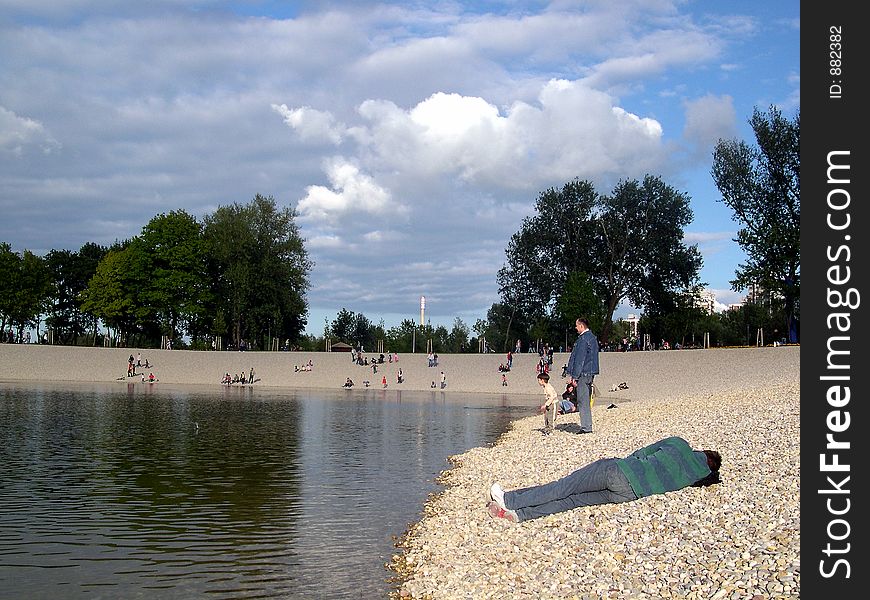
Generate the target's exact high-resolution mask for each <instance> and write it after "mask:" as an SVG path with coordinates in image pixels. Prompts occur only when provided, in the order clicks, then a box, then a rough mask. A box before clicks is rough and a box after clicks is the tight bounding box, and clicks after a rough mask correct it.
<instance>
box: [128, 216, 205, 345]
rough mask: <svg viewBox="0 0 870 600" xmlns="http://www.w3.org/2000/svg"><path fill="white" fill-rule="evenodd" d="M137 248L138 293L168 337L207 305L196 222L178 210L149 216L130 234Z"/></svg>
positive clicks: (202, 251)
mask: <svg viewBox="0 0 870 600" xmlns="http://www.w3.org/2000/svg"><path fill="white" fill-rule="evenodd" d="M135 243H136V244H137V245H138V246H140V248H141V250H142V256H143V259H144V261H143V263H142V264H141V265H140V269H142V272H140V273H139V276H140V279H141V282H142V289H141V291H140V293H139V299H140V301H141V303H142V305H143V306H145V307H147V309H148V316H149V317H150V318H151V319H153V320H155V321H156V322H157V323H158V324H159V325H160V328H161V329H162V330H163V333H164V334H166V335H168V336H169V337H170V339H175V338H176V337H177V334H179V333H183V332H187V333H192V334H194V336H193V337H194V338H196V337H198V336H197V335H196V334H199V333H201V332H199V331H195V330H194V331H191V326H195V325H196V324H198V323H200V322H201V321H202V319H203V318H204V316H205V314H206V312H207V311H208V310H209V309H211V308H212V291H211V289H210V277H209V270H208V261H207V253H206V245H205V240H204V238H203V233H202V225H201V224H200V223H199V222H198V221H197V220H196V219H195V218H194V217H192V216H191V215H189V214H188V213H186V212H185V211H183V210H178V211H172V212H170V213H168V214H160V215H157V216H156V217H154V218H153V219H151V220H150V221H149V222H148V224H147V225H145V227H143V228H142V233H141V234H140V235H139V236H138V237H137V238H136V239H135Z"/></svg>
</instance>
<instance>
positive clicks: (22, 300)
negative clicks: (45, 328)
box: [0, 242, 51, 339]
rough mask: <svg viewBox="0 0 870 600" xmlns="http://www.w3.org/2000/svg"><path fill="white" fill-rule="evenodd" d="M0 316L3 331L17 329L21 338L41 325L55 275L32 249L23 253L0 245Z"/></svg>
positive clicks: (3, 244)
mask: <svg viewBox="0 0 870 600" xmlns="http://www.w3.org/2000/svg"><path fill="white" fill-rule="evenodd" d="M0 276H2V277H3V286H2V288H0V316H2V323H0V325H2V327H3V330H5V328H6V327H7V326H13V325H14V326H16V327H17V329H18V332H17V336H16V337H17V338H18V339H21V337H22V333H23V331H24V328H25V327H28V326H35V325H37V324H38V322H39V318H40V316H41V315H42V313H43V311H44V310H45V307H46V305H47V302H48V299H49V297H50V294H51V273H50V272H49V270H48V267H47V266H46V264H45V261H44V260H43V259H42V258H41V257H39V256H37V255H35V254H34V253H33V252H31V251H30V250H24V251H23V252H22V253H21V254H18V253H15V252H13V251H12V248H11V246H10V245H9V244H8V243H5V242H4V243H2V244H0Z"/></svg>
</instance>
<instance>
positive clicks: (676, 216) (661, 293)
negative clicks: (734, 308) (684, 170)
mask: <svg viewBox="0 0 870 600" xmlns="http://www.w3.org/2000/svg"><path fill="white" fill-rule="evenodd" d="M691 222H692V210H691V208H690V207H689V197H688V196H687V195H686V194H683V193H680V192H678V191H677V190H675V189H674V188H672V187H671V186H669V185H667V184H666V183H664V182H663V181H662V180H661V179H660V178H659V177H654V176H652V175H647V176H646V177H644V179H643V182H639V181H637V180H630V181H623V182H620V183H619V184H618V185H617V186H616V188H615V189H614V190H613V192H612V193H611V194H610V195H609V196H605V197H602V198H601V207H600V214H599V215H598V217H597V219H596V224H597V227H596V234H597V235H596V236H595V239H594V241H593V245H592V247H591V248H590V253H591V255H592V260H591V261H590V265H591V268H590V272H591V274H592V275H593V282H594V283H593V285H594V286H595V288H596V290H597V291H598V294H599V296H600V297H601V298H603V299H604V302H605V304H604V320H603V324H602V329H601V337H602V339H603V340H604V341H605V342H607V341H609V339H610V330H611V327H612V322H613V313H614V312H616V309H617V308H618V307H619V304H620V303H621V302H622V301H623V300H628V301H630V302H631V303H632V304H633V305H634V306H637V307H650V306H651V305H652V304H653V303H654V302H655V301H656V300H657V299H659V300H660V299H661V298H663V297H668V296H671V297H672V296H675V295H678V294H680V293H682V292H684V291H685V290H687V289H689V288H691V287H692V286H695V285H697V279H698V272H699V271H700V269H701V264H702V259H701V253H700V252H699V251H698V248H697V246H696V245H691V246H687V245H686V244H685V243H684V242H683V235H684V228H685V227H686V225H688V224H689V223H691Z"/></svg>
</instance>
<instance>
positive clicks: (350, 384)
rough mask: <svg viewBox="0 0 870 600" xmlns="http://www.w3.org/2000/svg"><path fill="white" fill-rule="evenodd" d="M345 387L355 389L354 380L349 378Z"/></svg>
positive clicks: (345, 382)
mask: <svg viewBox="0 0 870 600" xmlns="http://www.w3.org/2000/svg"><path fill="white" fill-rule="evenodd" d="M344 387H346V388H350V387H353V380H352V379H351V378H350V377H348V378H347V379H346V380H345V381H344Z"/></svg>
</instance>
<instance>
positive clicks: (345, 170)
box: [297, 157, 403, 221]
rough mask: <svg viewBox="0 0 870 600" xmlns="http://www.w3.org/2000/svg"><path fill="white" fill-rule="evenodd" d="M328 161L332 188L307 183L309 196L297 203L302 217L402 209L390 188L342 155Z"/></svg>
mask: <svg viewBox="0 0 870 600" xmlns="http://www.w3.org/2000/svg"><path fill="white" fill-rule="evenodd" d="M325 163H326V164H325V165H324V170H325V171H326V175H327V177H328V178H329V182H330V185H331V187H325V186H322V185H311V186H308V188H307V190H306V192H307V194H306V196H305V197H304V198H303V199H302V200H300V201H299V205H298V206H297V209H298V211H299V215H300V218H301V219H303V220H306V219H315V220H321V219H324V220H326V221H334V220H335V219H336V218H337V217H340V216H342V215H345V214H348V213H354V212H361V213H373V214H379V213H385V212H387V211H401V210H403V207H402V206H401V205H398V204H397V203H395V202H393V199H392V195H391V194H390V191H389V190H388V189H385V188H383V187H381V186H380V185H379V184H378V183H377V182H376V181H375V180H374V179H373V178H372V177H371V176H370V175H367V174H365V173H363V172H361V171H360V169H359V167H357V166H356V165H354V164H352V163H350V162H348V161H347V160H346V159H344V158H343V157H335V158H332V159H328V160H327V161H325Z"/></svg>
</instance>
